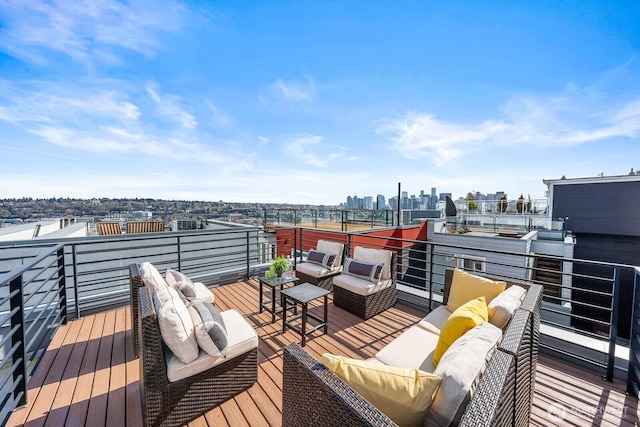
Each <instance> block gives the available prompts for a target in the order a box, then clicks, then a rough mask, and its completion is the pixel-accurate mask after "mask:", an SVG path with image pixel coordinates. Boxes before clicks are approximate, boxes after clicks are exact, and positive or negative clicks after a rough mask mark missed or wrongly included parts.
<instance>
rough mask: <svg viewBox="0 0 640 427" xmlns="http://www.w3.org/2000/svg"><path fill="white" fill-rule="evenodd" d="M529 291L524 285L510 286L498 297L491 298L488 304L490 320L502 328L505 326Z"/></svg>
mask: <svg viewBox="0 0 640 427" xmlns="http://www.w3.org/2000/svg"><path fill="white" fill-rule="evenodd" d="M526 293H527V291H526V290H525V289H524V288H523V287H522V286H515V285H514V286H510V287H508V288H507V289H506V290H505V291H503V292H501V293H500V294H499V295H498V296H497V297H495V298H494V299H492V300H491V302H490V303H489V305H487V311H488V312H489V322H491V324H493V325H495V326H497V327H498V328H500V329H504V327H505V326H507V324H508V323H509V321H510V320H511V317H513V313H515V312H516V309H517V308H518V307H520V304H522V300H523V299H524V296H525V294H526Z"/></svg>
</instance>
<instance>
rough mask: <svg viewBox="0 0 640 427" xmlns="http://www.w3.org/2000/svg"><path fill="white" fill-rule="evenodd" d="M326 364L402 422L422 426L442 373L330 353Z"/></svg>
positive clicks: (372, 402)
mask: <svg viewBox="0 0 640 427" xmlns="http://www.w3.org/2000/svg"><path fill="white" fill-rule="evenodd" d="M322 363H323V365H324V366H325V367H326V368H327V369H329V370H330V371H332V372H333V373H335V374H336V375H337V376H338V377H340V378H341V379H342V380H343V381H344V382H346V383H347V384H349V386H350V387H351V388H353V389H354V390H355V391H357V392H358V393H359V394H360V395H361V396H362V397H363V398H365V399H366V400H368V401H369V402H370V403H371V404H372V405H373V406H375V407H376V408H378V409H379V410H380V411H382V412H383V413H384V414H385V415H386V416H388V417H389V418H391V420H393V421H394V422H395V423H396V424H398V425H400V426H421V425H422V423H423V421H424V416H425V414H426V412H427V409H429V406H430V405H431V402H432V401H433V395H434V393H435V392H436V390H437V389H438V386H439V385H440V377H439V376H437V375H433V374H430V373H427V372H423V371H420V370H418V369H405V368H396V367H393V366H387V365H384V364H382V363H376V362H368V361H364V360H355V359H350V358H347V357H343V356H334V355H332V354H329V353H324V354H323V355H322Z"/></svg>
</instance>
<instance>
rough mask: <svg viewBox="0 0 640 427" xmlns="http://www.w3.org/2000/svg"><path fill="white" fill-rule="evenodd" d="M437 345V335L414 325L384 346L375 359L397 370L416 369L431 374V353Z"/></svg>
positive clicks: (432, 366)
mask: <svg viewBox="0 0 640 427" xmlns="http://www.w3.org/2000/svg"><path fill="white" fill-rule="evenodd" d="M437 344H438V335H437V334H434V333H433V332H431V331H428V330H426V329H424V328H422V327H420V326H417V325H414V326H412V327H410V328H409V329H407V330H406V331H404V332H403V333H402V334H400V335H399V336H398V337H397V338H396V339H394V340H393V341H391V342H390V343H389V344H387V345H386V346H384V348H383V349H382V350H380V351H379V352H378V353H377V354H376V359H378V360H379V361H380V362H382V363H384V364H385V365H391V366H395V367H398V368H416V369H419V370H421V371H424V372H433V371H434V369H435V366H434V365H433V351H434V350H435V348H436V345H437Z"/></svg>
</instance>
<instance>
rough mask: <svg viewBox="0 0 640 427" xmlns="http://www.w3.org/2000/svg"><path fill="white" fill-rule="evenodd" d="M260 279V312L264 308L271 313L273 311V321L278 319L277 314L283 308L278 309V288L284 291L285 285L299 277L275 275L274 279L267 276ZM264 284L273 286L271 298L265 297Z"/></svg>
mask: <svg viewBox="0 0 640 427" xmlns="http://www.w3.org/2000/svg"><path fill="white" fill-rule="evenodd" d="M259 280H260V313H262V309H263V308H266V309H267V311H268V312H269V313H271V323H273V322H275V321H276V314H278V313H280V312H281V311H282V307H284V306H282V307H281V308H278V309H276V301H277V298H276V289H278V288H279V290H280V291H281V292H282V288H283V287H284V285H286V284H289V283H295V282H297V281H298V280H300V279H298V278H297V277H295V276H289V275H284V276H282V277H274V278H272V279H267V278H266V277H265V276H262V277H260V278H259ZM263 286H268V287H270V288H271V299H265V298H264V295H263Z"/></svg>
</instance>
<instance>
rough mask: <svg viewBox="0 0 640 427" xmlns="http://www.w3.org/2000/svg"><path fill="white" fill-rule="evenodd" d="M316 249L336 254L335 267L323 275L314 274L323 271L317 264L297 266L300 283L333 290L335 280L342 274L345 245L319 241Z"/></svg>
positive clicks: (305, 263)
mask: <svg viewBox="0 0 640 427" xmlns="http://www.w3.org/2000/svg"><path fill="white" fill-rule="evenodd" d="M316 249H317V250H318V251H321V252H325V253H336V254H337V259H336V260H335V262H334V267H333V269H331V270H330V271H329V272H327V273H323V274H321V275H318V274H314V272H316V271H320V270H322V268H320V266H318V265H317V264H312V263H309V262H303V263H300V264H298V265H297V266H296V277H298V278H299V279H300V283H304V282H307V283H311V284H312V285H316V286H319V287H321V288H324V289H328V290H332V289H333V278H334V277H335V276H337V275H338V274H340V273H341V272H342V263H343V262H344V254H345V250H344V244H342V243H338V242H331V241H328V240H318V244H317V247H316Z"/></svg>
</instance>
